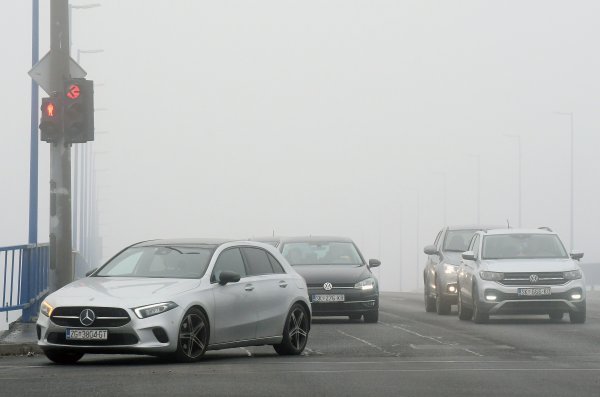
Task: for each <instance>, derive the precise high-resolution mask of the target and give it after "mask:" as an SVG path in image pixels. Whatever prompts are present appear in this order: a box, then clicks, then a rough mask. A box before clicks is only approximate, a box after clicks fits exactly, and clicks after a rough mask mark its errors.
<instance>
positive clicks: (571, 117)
mask: <svg viewBox="0 0 600 397" xmlns="http://www.w3.org/2000/svg"><path fill="white" fill-rule="evenodd" d="M554 114H558V115H560V116H569V118H570V120H571V221H570V224H571V225H570V228H571V230H570V231H571V233H570V243H571V249H573V248H575V247H574V240H575V232H574V228H573V220H574V218H575V214H574V210H573V206H574V195H575V179H574V173H575V172H574V164H575V152H574V150H575V130H574V128H573V113H572V112H569V113H565V112H554Z"/></svg>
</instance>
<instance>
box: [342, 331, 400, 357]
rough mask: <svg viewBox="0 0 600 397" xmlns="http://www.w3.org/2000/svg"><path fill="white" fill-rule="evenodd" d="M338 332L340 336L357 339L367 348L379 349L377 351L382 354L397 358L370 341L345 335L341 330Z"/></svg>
mask: <svg viewBox="0 0 600 397" xmlns="http://www.w3.org/2000/svg"><path fill="white" fill-rule="evenodd" d="M337 332H339V333H340V334H342V335H345V336H347V337H349V338H353V339H356V340H357V341H359V342H362V343H364V344H365V345H367V346H370V347H372V348H374V349H377V350H379V351H380V352H382V353H384V354H389V355H392V356H397V355H396V354H395V353H392V352H389V351H387V350H385V349H384V348H382V347H379V346H377V345H376V344H374V343H371V342H369V341H368V340H364V339H361V338H359V337H357V336H354V335H350V334H347V333H345V332H344V331H341V330H339V329H338V330H337Z"/></svg>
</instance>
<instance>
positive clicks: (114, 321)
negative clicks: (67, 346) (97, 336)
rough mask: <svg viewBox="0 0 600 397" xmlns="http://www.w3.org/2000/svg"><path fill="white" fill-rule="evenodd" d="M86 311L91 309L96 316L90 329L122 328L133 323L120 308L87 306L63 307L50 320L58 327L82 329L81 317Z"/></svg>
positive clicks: (56, 310)
mask: <svg viewBox="0 0 600 397" xmlns="http://www.w3.org/2000/svg"><path fill="white" fill-rule="evenodd" d="M85 309H91V310H92V311H93V312H94V314H95V315H96V319H95V320H94V322H93V323H92V324H90V325H88V327H108V328H114V327H122V326H123V325H125V324H127V323H128V322H129V321H131V318H130V317H129V314H127V311H126V310H125V309H121V308H119V307H92V306H90V307H86V306H63V307H57V308H56V309H54V311H52V316H51V317H50V319H51V320H52V322H53V323H54V324H56V325H60V326H62V327H82V326H83V325H82V324H81V321H79V315H80V314H81V312H82V311H83V310H85Z"/></svg>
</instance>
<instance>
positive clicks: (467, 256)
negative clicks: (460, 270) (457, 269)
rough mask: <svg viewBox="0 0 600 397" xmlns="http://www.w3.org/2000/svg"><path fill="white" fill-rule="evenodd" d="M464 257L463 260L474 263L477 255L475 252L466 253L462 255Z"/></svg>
mask: <svg viewBox="0 0 600 397" xmlns="http://www.w3.org/2000/svg"><path fill="white" fill-rule="evenodd" d="M462 257H463V259H466V260H468V261H474V260H475V253H474V252H473V251H466V252H463V253H462Z"/></svg>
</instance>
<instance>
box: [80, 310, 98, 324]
mask: <svg viewBox="0 0 600 397" xmlns="http://www.w3.org/2000/svg"><path fill="white" fill-rule="evenodd" d="M94 320H96V314H95V313H94V311H93V310H92V309H83V310H82V311H81V313H80V314H79V321H80V322H81V324H83V325H85V326H86V327H89V326H90V325H92V324H93V323H94Z"/></svg>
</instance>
